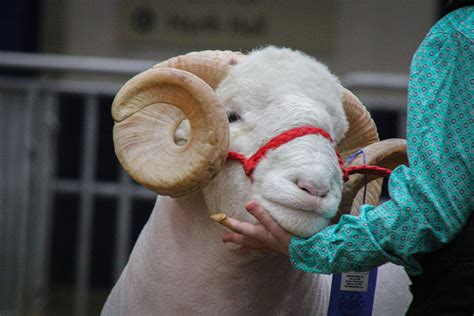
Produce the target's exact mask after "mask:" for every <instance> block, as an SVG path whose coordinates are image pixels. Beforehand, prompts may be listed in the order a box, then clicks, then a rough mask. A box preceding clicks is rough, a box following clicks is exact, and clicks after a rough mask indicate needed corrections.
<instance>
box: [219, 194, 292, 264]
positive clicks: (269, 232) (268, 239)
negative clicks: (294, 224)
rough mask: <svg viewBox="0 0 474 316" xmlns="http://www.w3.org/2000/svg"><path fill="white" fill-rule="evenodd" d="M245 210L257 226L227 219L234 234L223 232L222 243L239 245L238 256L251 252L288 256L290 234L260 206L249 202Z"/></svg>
mask: <svg viewBox="0 0 474 316" xmlns="http://www.w3.org/2000/svg"><path fill="white" fill-rule="evenodd" d="M245 208H246V209H247V211H248V212H249V213H250V214H252V215H253V216H254V217H255V218H256V219H257V220H258V221H259V224H251V223H247V222H241V221H239V220H236V219H234V218H231V217H228V218H227V219H228V220H229V222H230V223H231V224H232V226H233V227H234V231H235V232H225V233H224V235H222V241H223V242H232V243H235V244H237V245H240V246H241V247H242V248H240V249H239V250H240V251H239V253H240V254H245V253H247V252H250V251H252V250H257V251H266V250H274V251H278V252H281V253H283V254H286V255H288V246H289V244H290V238H291V234H290V233H289V232H287V231H286V230H285V229H284V228H283V227H281V226H280V225H279V224H278V223H277V222H276V221H275V220H274V219H273V218H272V217H271V215H270V213H268V211H267V210H266V209H265V208H264V207H263V206H261V205H260V204H258V203H256V202H250V203H248V204H247V205H246V206H245Z"/></svg>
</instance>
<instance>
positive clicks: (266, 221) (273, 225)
mask: <svg viewBox="0 0 474 316" xmlns="http://www.w3.org/2000/svg"><path fill="white" fill-rule="evenodd" d="M245 208H246V209H247V211H248V212H249V213H250V214H252V215H253V216H254V217H255V218H256V219H257V220H258V221H259V222H260V223H262V225H263V226H265V227H266V229H267V230H269V231H270V232H271V233H272V234H279V233H281V232H282V231H285V230H284V229H283V228H282V227H281V226H280V225H279V224H278V223H277V222H276V221H275V220H274V219H273V218H272V216H271V215H270V213H268V211H267V210H266V209H265V208H264V207H263V206H261V205H260V204H258V203H256V202H250V203H248V204H247V205H246V206H245Z"/></svg>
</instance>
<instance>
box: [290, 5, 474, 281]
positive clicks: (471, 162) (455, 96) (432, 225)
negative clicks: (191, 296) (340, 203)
mask: <svg viewBox="0 0 474 316" xmlns="http://www.w3.org/2000/svg"><path fill="white" fill-rule="evenodd" d="M473 59H474V6H469V7H464V8H461V9H458V10H455V11H453V12H451V13H450V14H448V15H447V16H445V17H444V18H443V19H441V20H440V21H438V23H436V25H435V26H433V28H432V29H431V30H430V32H429V33H428V35H427V36H426V37H425V39H424V41H423V42H422V43H421V45H420V47H419V48H418V50H417V51H416V53H415V55H414V56H413V60H412V64H411V69H410V81H409V88H408V122H407V152H408V160H409V167H407V166H399V167H398V168H396V169H395V170H394V171H393V173H392V175H391V176H390V178H389V182H388V188H389V194H390V198H391V199H390V200H389V201H387V202H385V203H383V204H381V205H379V206H377V207H374V206H370V205H363V206H361V208H360V216H352V215H344V216H342V217H341V219H340V221H339V223H338V224H336V225H332V226H329V227H327V228H326V229H324V230H323V231H321V232H319V233H317V234H316V235H313V236H312V237H310V238H306V239H305V238H299V237H296V236H293V237H292V238H291V242H290V246H289V252H290V260H291V263H292V264H293V266H294V267H296V268H297V269H300V270H303V271H306V272H315V273H324V274H332V273H337V272H344V271H368V270H370V269H372V268H374V267H376V266H379V265H381V264H384V263H386V262H388V261H390V262H393V263H395V264H398V265H402V266H404V267H405V269H406V271H407V272H408V273H409V274H412V275H417V274H421V273H422V268H421V265H420V263H419V259H420V255H422V254H424V253H428V252H432V251H435V250H437V249H439V248H441V247H443V246H444V245H446V244H447V243H449V242H450V241H452V240H453V239H454V238H455V237H456V235H457V234H458V233H460V231H461V230H462V228H463V226H464V225H465V223H466V222H467V220H468V219H469V216H470V215H471V213H474V212H473V211H474V177H473V172H474V137H473V131H474V124H473V121H474V99H473V96H474V61H473Z"/></svg>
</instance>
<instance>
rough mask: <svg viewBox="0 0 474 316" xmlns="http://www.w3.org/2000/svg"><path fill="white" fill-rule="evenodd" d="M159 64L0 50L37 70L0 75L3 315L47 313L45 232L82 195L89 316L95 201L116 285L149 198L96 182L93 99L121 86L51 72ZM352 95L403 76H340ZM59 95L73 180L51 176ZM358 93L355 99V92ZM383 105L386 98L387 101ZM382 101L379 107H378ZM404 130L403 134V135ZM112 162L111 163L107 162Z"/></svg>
mask: <svg viewBox="0 0 474 316" xmlns="http://www.w3.org/2000/svg"><path fill="white" fill-rule="evenodd" d="M156 62H158V61H139V60H130V59H128V60H125V59H112V58H92V57H72V56H60V55H40V54H24V53H9V52H0V70H2V69H3V70H5V69H15V70H18V69H23V70H35V71H37V72H39V75H38V76H36V77H34V78H14V77H11V76H0V179H1V180H0V314H1V315H17V314H23V313H30V312H34V313H38V312H41V311H42V310H44V307H45V304H46V302H47V292H48V280H49V275H48V264H49V255H50V249H49V247H50V242H51V240H50V238H51V236H50V234H51V229H52V225H53V223H52V219H51V217H52V207H53V200H52V198H53V196H54V194H58V193H68V194H72V195H75V196H77V197H78V198H79V220H78V224H77V225H78V233H77V243H78V247H77V251H76V260H77V265H76V268H75V272H74V274H75V276H74V280H75V282H74V287H75V294H74V304H73V311H74V314H75V315H87V314H88V302H89V292H88V291H89V287H90V284H89V274H90V269H91V266H90V256H91V242H92V241H91V230H92V227H91V226H92V217H93V214H94V212H95V211H97V210H95V209H94V203H93V198H94V197H95V196H108V197H112V198H113V199H115V200H116V201H117V209H116V213H117V217H116V226H117V227H118V229H117V237H116V240H115V245H111V247H114V249H115V251H114V260H113V262H114V266H113V268H112V269H113V271H114V278H115V280H116V279H117V278H118V276H119V275H120V272H121V270H122V269H123V267H124V265H125V263H126V261H127V258H128V255H129V250H128V249H129V248H130V247H129V243H130V240H131V238H130V231H131V227H130V225H131V220H130V217H131V214H130V213H131V203H132V199H133V198H136V197H140V198H145V199H150V200H151V199H154V198H155V197H156V195H155V194H154V193H153V192H150V191H148V190H146V189H144V188H142V187H139V186H138V185H136V184H134V183H133V182H132V181H131V180H130V178H129V177H128V175H127V174H126V173H125V172H124V171H120V174H119V177H118V180H117V181H99V180H97V179H95V177H94V174H95V173H96V168H97V154H98V153H97V134H98V117H99V115H98V109H99V107H100V106H101V105H100V102H99V98H100V97H102V96H109V97H112V96H113V95H115V93H116V92H117V91H118V89H119V88H120V86H121V83H114V82H104V81H101V82H90V81H72V80H61V79H51V77H50V76H48V75H50V74H51V72H53V73H55V74H63V73H74V72H80V73H83V74H90V73H95V74H97V73H98V74H113V75H122V76H128V77H130V76H132V75H135V74H136V73H138V72H140V71H143V70H145V69H147V68H148V67H150V66H151V65H153V64H154V63H156ZM342 81H343V83H344V84H345V85H346V86H347V87H348V88H351V89H352V90H355V91H356V90H357V89H390V90H397V91H403V90H405V89H406V85H407V78H406V77H405V76H399V75H390V74H374V73H353V74H349V75H347V76H345V77H343V78H342ZM63 93H72V94H78V95H81V96H83V97H84V100H85V102H84V112H83V118H84V120H83V122H84V124H83V128H82V132H83V134H82V143H81V144H77V145H78V146H81V148H82V151H81V157H80V161H81V165H80V176H79V177H78V178H77V179H67V178H58V177H57V175H56V170H55V166H56V164H55V161H56V159H57V158H56V157H57V152H56V150H57V149H56V139H57V133H58V120H59V118H58V110H59V109H60V108H61V107H65V106H68V105H67V104H62V103H61V102H60V95H61V94H63ZM356 94H357V92H356ZM384 100H387V99H384ZM363 101H364V102H365V103H366V105H368V108H369V109H370V108H378V107H381V106H382V107H386V106H388V107H390V108H392V109H395V110H396V111H399V112H400V113H402V117H403V113H404V111H405V107H404V106H403V105H402V106H394V105H393V103H394V102H393V100H392V101H390V102H391V103H390V102H388V103H387V104H388V105H387V104H386V105H384V104H383V102H382V103H381V100H375V101H373V100H372V101H371V100H370V98H367V99H365V100H363ZM382 101H383V100H382ZM400 129H401V128H400ZM111 163H113V162H111Z"/></svg>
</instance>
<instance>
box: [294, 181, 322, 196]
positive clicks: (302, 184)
mask: <svg viewBox="0 0 474 316" xmlns="http://www.w3.org/2000/svg"><path fill="white" fill-rule="evenodd" d="M296 185H297V186H298V187H299V188H300V189H301V190H303V191H306V192H307V193H309V194H311V195H314V196H317V197H322V198H323V197H325V196H326V195H327V194H328V192H329V185H328V184H325V183H316V182H314V181H308V180H298V181H296Z"/></svg>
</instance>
